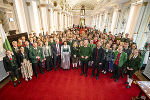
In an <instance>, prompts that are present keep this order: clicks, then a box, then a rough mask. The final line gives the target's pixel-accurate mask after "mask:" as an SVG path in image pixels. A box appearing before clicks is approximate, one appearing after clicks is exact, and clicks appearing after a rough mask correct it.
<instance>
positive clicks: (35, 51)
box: [29, 47, 44, 63]
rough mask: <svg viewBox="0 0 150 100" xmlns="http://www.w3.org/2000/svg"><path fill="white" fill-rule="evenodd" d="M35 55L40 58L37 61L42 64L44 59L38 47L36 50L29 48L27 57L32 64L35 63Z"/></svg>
mask: <svg viewBox="0 0 150 100" xmlns="http://www.w3.org/2000/svg"><path fill="white" fill-rule="evenodd" d="M37 54H38V56H39V57H40V59H39V60H40V61H41V62H42V60H43V59H44V57H43V52H42V49H41V48H39V47H38V48H37V50H35V49H34V48H30V53H29V57H30V59H31V62H32V63H37V58H36V57H37Z"/></svg>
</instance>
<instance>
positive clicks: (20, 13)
mask: <svg viewBox="0 0 150 100" xmlns="http://www.w3.org/2000/svg"><path fill="white" fill-rule="evenodd" d="M14 7H15V10H16V14H17V18H18V24H19V30H20V32H21V33H24V32H29V30H28V26H27V21H26V17H25V16H26V15H25V10H24V4H23V1H22V0H14Z"/></svg>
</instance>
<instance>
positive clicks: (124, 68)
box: [121, 62, 127, 76]
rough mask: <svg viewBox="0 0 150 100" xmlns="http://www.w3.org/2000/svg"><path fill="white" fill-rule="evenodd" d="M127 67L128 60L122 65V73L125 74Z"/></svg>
mask: <svg viewBox="0 0 150 100" xmlns="http://www.w3.org/2000/svg"><path fill="white" fill-rule="evenodd" d="M126 69H127V62H126V63H124V64H123V66H122V67H121V75H122V76H124V73H125V71H126Z"/></svg>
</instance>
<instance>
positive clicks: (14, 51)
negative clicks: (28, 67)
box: [12, 47, 20, 67]
mask: <svg viewBox="0 0 150 100" xmlns="http://www.w3.org/2000/svg"><path fill="white" fill-rule="evenodd" d="M12 51H13V53H14V55H15V57H16V58H18V52H19V48H18V47H17V49H15V48H14V47H12ZM16 62H17V64H18V65H19V61H18V59H16ZM19 67H20V66H19Z"/></svg>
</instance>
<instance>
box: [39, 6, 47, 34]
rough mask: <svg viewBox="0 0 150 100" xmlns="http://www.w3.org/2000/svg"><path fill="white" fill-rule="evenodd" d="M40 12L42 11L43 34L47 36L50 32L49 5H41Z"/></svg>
mask: <svg viewBox="0 0 150 100" xmlns="http://www.w3.org/2000/svg"><path fill="white" fill-rule="evenodd" d="M40 11H41V20H42V28H43V33H44V34H46V32H48V31H49V30H48V27H49V25H48V8H47V5H44V4H41V5H40Z"/></svg>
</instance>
